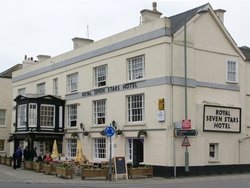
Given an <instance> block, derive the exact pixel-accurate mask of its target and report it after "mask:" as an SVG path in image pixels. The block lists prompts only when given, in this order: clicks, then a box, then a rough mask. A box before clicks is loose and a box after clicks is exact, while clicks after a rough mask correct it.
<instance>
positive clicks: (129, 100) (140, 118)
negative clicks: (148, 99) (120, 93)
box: [126, 93, 145, 124]
mask: <svg viewBox="0 0 250 188" xmlns="http://www.w3.org/2000/svg"><path fill="white" fill-rule="evenodd" d="M137 96H139V97H141V101H139V102H141V104H140V106H139V107H138V104H134V103H136V102H138V101H135V100H134V97H137ZM126 100H127V122H128V123H130V124H131V123H132V124H133V123H143V122H144V119H145V95H144V94H143V93H140V94H134V95H128V96H126ZM133 106H136V108H135V107H133ZM139 111H141V113H140V114H139V113H137V114H136V113H135V112H139ZM136 116H137V119H138V120H133V118H135V117H136Z"/></svg>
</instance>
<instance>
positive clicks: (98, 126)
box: [90, 124, 107, 129]
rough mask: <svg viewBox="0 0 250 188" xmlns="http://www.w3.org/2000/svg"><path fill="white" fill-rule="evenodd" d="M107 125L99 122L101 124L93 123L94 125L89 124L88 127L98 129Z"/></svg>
mask: <svg viewBox="0 0 250 188" xmlns="http://www.w3.org/2000/svg"><path fill="white" fill-rule="evenodd" d="M106 127H107V125H105V124H101V125H94V126H91V127H90V129H99V128H106Z"/></svg>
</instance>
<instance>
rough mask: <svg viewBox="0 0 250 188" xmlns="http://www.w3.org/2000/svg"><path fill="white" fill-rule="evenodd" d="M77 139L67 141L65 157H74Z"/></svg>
mask: <svg viewBox="0 0 250 188" xmlns="http://www.w3.org/2000/svg"><path fill="white" fill-rule="evenodd" d="M76 150H77V139H75V138H70V139H67V156H68V157H69V158H71V159H73V158H75V157H76Z"/></svg>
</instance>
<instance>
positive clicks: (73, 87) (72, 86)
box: [67, 73, 78, 93]
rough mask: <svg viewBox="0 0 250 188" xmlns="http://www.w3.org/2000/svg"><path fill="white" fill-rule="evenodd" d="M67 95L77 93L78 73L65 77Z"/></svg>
mask: <svg viewBox="0 0 250 188" xmlns="http://www.w3.org/2000/svg"><path fill="white" fill-rule="evenodd" d="M67 87H68V88H67V90H68V93H73V92H77V90H78V73H73V74H69V75H67Z"/></svg>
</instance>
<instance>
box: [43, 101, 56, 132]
mask: <svg viewBox="0 0 250 188" xmlns="http://www.w3.org/2000/svg"><path fill="white" fill-rule="evenodd" d="M43 107H52V108H53V120H52V126H47V125H46V126H45V125H43V123H42V122H43V121H47V122H49V123H50V122H51V121H50V120H49V119H50V117H51V115H52V114H49V116H48V115H46V116H45V115H43V116H42V112H43V111H42V108H43ZM48 113H49V112H48V111H47V112H46V114H48ZM55 114H56V108H55V105H49V104H41V106H40V126H41V127H42V128H54V127H55ZM42 118H45V119H43V120H42ZM46 124H47V123H46Z"/></svg>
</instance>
